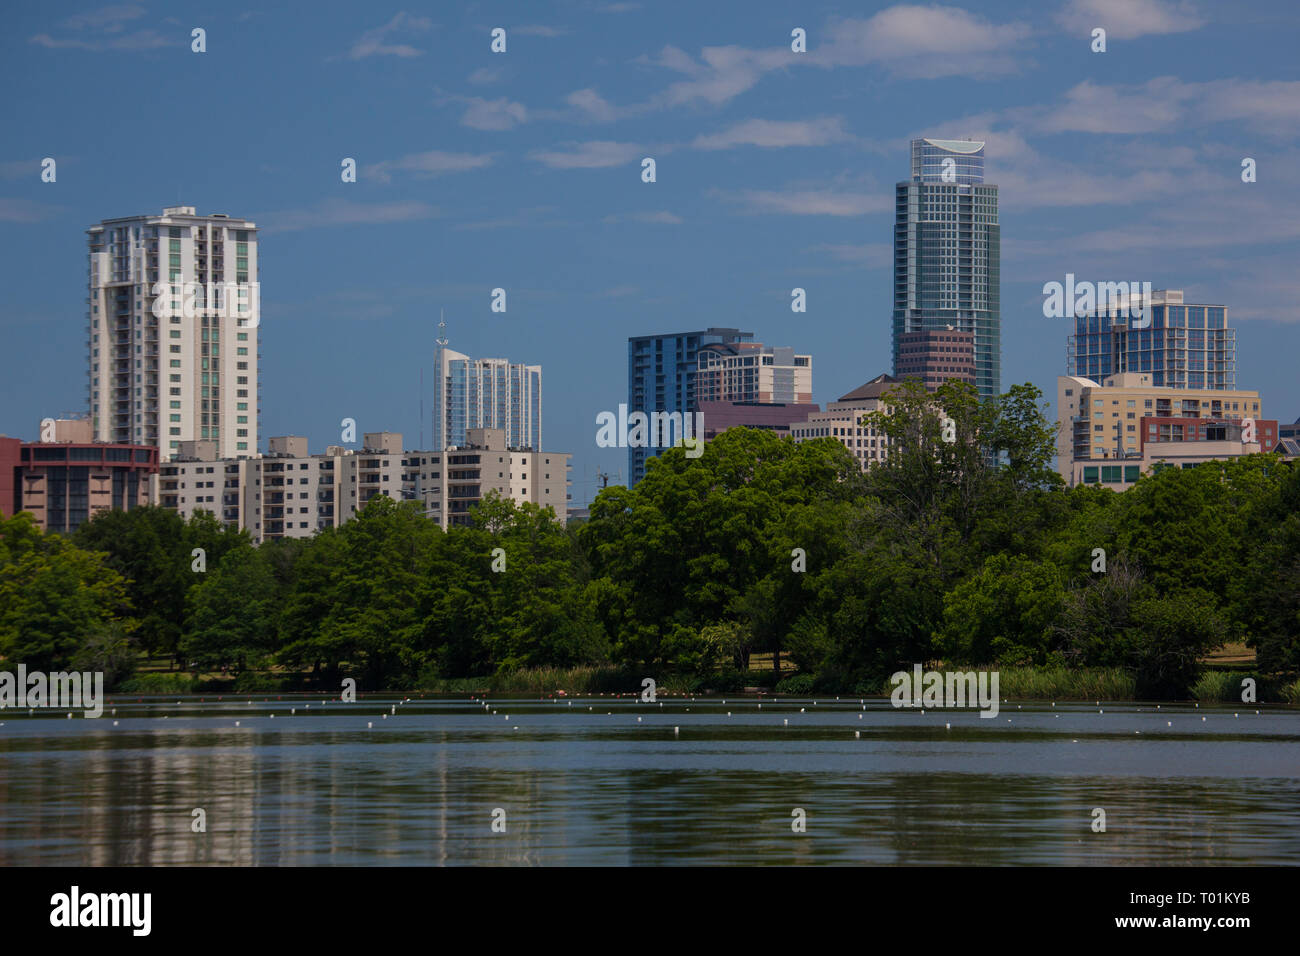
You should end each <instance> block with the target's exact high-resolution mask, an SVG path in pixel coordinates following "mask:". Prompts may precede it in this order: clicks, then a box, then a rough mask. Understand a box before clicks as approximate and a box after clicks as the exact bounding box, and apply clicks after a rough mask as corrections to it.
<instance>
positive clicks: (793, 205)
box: [716, 189, 894, 216]
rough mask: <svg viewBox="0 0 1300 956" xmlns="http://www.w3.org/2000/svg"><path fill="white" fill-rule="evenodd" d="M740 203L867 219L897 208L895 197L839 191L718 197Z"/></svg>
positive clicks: (787, 211) (743, 193)
mask: <svg viewBox="0 0 1300 956" xmlns="http://www.w3.org/2000/svg"><path fill="white" fill-rule="evenodd" d="M716 194H717V195H720V196H722V198H724V199H729V200H731V201H733V202H739V203H742V204H743V205H745V206H747V207H748V208H749V210H750V211H751V212H775V213H785V214H787V215H792V216H865V215H867V214H869V213H877V212H884V211H886V210H892V209H893V208H894V197H893V195H892V194H891V195H887V196H886V195H879V194H875V193H863V192H850V191H842V190H837V189H796V190H789V191H786V192H780V191H777V190H765V189H748V190H743V191H741V192H739V193H734V194H728V193H720V192H719V193H716Z"/></svg>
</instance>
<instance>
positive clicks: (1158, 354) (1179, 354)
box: [1066, 289, 1237, 390]
mask: <svg viewBox="0 0 1300 956" xmlns="http://www.w3.org/2000/svg"><path fill="white" fill-rule="evenodd" d="M1144 308H1145V309H1146V310H1148V311H1149V312H1150V321H1149V322H1148V321H1147V318H1148V317H1147V316H1146V315H1145V314H1144V315H1143V316H1142V317H1141V320H1140V321H1134V320H1133V319H1131V318H1129V317H1128V314H1127V311H1122V310H1115V309H1098V310H1094V311H1092V312H1090V313H1088V314H1086V315H1079V316H1076V317H1075V319H1074V333H1073V334H1072V335H1071V336H1070V344H1069V350H1068V352H1067V355H1066V366H1067V368H1068V372H1067V374H1069V375H1075V376H1079V377H1081V378H1089V379H1092V380H1093V381H1094V382H1101V381H1104V380H1105V379H1106V378H1108V377H1109V376H1111V375H1118V374H1120V373H1122V372H1147V373H1150V375H1151V384H1152V385H1164V386H1167V387H1170V388H1214V389H1227V390H1232V389H1235V388H1236V387H1237V333H1236V330H1235V329H1230V328H1228V310H1227V308H1225V307H1224V306H1222V305H1191V304H1188V303H1184V302H1183V294H1182V292H1179V291H1177V290H1164V289H1157V290H1155V291H1154V292H1152V293H1151V299H1150V301H1149V302H1147V303H1145V304H1144Z"/></svg>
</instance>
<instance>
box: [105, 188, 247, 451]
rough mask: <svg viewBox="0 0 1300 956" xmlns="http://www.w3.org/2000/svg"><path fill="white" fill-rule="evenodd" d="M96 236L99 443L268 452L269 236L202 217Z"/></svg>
mask: <svg viewBox="0 0 1300 956" xmlns="http://www.w3.org/2000/svg"><path fill="white" fill-rule="evenodd" d="M86 232H87V235H88V237H89V241H88V245H89V260H90V262H89V266H90V268H89V293H90V295H89V306H90V310H89V313H88V315H87V319H88V322H87V343H86V345H87V351H88V353H89V358H90V363H89V367H90V374H89V382H88V383H87V384H88V386H89V395H88V399H89V401H88V406H89V408H88V411H89V412H90V417H91V421H92V425H93V428H94V433H95V439H96V440H97V441H107V442H122V443H134V444H146V445H154V446H156V447H157V448H158V449H159V452H160V453H161V456H162V458H163V459H164V460H166V459H167V458H169V457H170V456H172V455H174V454H176V453H177V451H178V449H179V448H180V443H181V442H183V441H196V440H205V439H206V440H210V441H213V442H216V444H217V448H218V449H219V451H220V453H221V454H222V455H223V456H228V457H232V458H233V457H237V456H239V455H252V454H255V453H256V451H257V427H258V415H259V412H260V408H259V397H258V380H257V362H258V332H257V329H258V325H259V320H260V305H259V299H260V296H259V295H258V279H257V276H258V256H257V226H256V224H254V223H252V222H249V221H247V220H244V219H232V218H230V217H229V216H226V215H222V214H213V215H211V216H200V215H197V214H196V213H195V211H194V207H193V206H172V207H169V208H166V209H164V210H163V211H162V215H160V216H159V215H151V216H129V217H125V218H121V219H105V220H104V221H103V222H101V223H100V224H99V225H97V226H91V227H90V228H89V229H88V230H86Z"/></svg>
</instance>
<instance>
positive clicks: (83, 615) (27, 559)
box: [0, 512, 135, 671]
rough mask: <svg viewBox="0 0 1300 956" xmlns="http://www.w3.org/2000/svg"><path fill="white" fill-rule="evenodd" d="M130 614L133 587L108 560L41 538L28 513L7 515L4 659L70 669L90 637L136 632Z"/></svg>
mask: <svg viewBox="0 0 1300 956" xmlns="http://www.w3.org/2000/svg"><path fill="white" fill-rule="evenodd" d="M130 609H131V605H130V601H129V600H128V599H127V587H126V582H125V581H124V580H123V579H122V576H121V575H120V574H118V573H117V572H116V571H114V570H113V569H112V568H110V567H108V566H107V564H106V562H105V561H104V558H103V556H102V555H100V554H96V553H94V552H91V551H86V550H83V549H82V548H79V547H77V546H76V545H74V544H73V543H72V542H71V541H69V540H68V539H67V538H64V537H63V536H62V535H56V534H51V535H45V536H44V537H42V536H40V533H39V529H38V528H37V527H36V524H35V522H34V521H33V520H32V516H31V515H30V514H27V513H26V512H22V513H19V514H17V515H15V516H14V517H12V518H5V517H4V516H3V515H0V656H3V657H5V658H6V659H8V660H11V661H15V662H20V663H23V664H26V665H27V667H28V668H30V669H32V670H44V671H53V670H60V669H64V668H66V667H67V666H68V665H69V664H70V662H71V661H72V659H73V657H74V655H76V654H77V652H78V650H79V649H80V648H81V647H82V645H83V644H84V643H85V642H86V641H87V639H88V638H89V637H90V636H91V635H97V634H100V633H102V632H103V631H105V630H107V629H110V628H112V627H113V626H114V625H118V626H120V628H121V629H122V630H123V631H124V632H127V631H129V630H130V629H132V628H133V627H134V625H135V622H134V620H133V619H131V617H130V616H129V615H130Z"/></svg>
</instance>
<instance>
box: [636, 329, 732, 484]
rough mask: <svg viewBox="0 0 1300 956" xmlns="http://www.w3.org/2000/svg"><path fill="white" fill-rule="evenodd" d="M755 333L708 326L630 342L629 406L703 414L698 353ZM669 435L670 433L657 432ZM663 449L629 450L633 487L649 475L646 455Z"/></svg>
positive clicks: (641, 337) (658, 410)
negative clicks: (695, 330)
mask: <svg viewBox="0 0 1300 956" xmlns="http://www.w3.org/2000/svg"><path fill="white" fill-rule="evenodd" d="M753 338H754V333H753V332H742V331H740V330H739V329H716V328H711V329H706V330H704V331H701V332H674V333H669V334H667V335H642V336H635V337H631V338H629V339H628V340H627V410H628V414H629V415H630V414H631V413H632V412H635V411H642V412H645V413H647V414H649V413H651V412H683V413H685V412H697V411H699V396H698V395H697V394H696V390H695V381H696V374H697V371H698V353H699V350H700V349H701V348H702V347H703V346H706V345H725V344H728V343H732V342H741V341H746V340H748V341H753ZM655 437H656V438H663V437H666V436H655ZM657 450H658V449H657V448H628V450H627V487H629V488H631V487H632V486H633V485H635V484H636V483H637V482H638V481H640V480H641V479H642V478H644V477H645V463H646V459H647V458H650V457H652V456H653V455H654V453H655V452H656V451H657Z"/></svg>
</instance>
